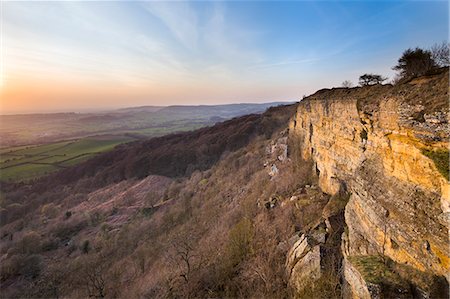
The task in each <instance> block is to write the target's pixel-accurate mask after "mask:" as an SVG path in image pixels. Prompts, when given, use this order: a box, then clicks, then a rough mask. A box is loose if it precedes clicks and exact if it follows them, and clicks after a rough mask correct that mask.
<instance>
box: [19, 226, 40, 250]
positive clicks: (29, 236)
mask: <svg viewBox="0 0 450 299" xmlns="http://www.w3.org/2000/svg"><path fill="white" fill-rule="evenodd" d="M40 243H41V237H40V236H39V234H38V233H36V232H33V231H32V232H28V233H26V234H25V235H24V236H23V238H22V240H20V241H19V242H18V244H17V249H18V250H19V252H20V253H24V254H31V253H37V252H39V249H40Z"/></svg>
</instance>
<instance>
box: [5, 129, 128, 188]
mask: <svg viewBox="0 0 450 299" xmlns="http://www.w3.org/2000/svg"><path fill="white" fill-rule="evenodd" d="M133 140H135V138H133V137H129V136H123V135H103V136H93V137H87V138H82V139H77V140H70V141H62V142H56V143H51V144H45V145H36V146H20V147H10V148H4V149H2V150H1V152H0V155H1V162H0V178H1V180H6V181H16V180H29V179H33V178H35V177H38V176H41V175H44V174H47V173H50V172H52V171H55V170H58V169H62V168H66V167H69V166H71V165H74V164H77V163H80V162H82V161H85V160H87V159H89V158H91V157H92V156H94V155H96V154H98V153H101V152H104V151H108V150H111V149H112V148H114V147H115V146H116V145H118V144H121V143H124V142H130V141H133Z"/></svg>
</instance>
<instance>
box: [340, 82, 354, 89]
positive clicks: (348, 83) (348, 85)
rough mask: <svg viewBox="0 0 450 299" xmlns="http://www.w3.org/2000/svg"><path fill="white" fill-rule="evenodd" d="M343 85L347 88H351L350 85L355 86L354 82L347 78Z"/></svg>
mask: <svg viewBox="0 0 450 299" xmlns="http://www.w3.org/2000/svg"><path fill="white" fill-rule="evenodd" d="M341 86H342V87H345V88H350V87H353V83H352V82H351V81H349V80H345V81H344V82H342V85H341Z"/></svg>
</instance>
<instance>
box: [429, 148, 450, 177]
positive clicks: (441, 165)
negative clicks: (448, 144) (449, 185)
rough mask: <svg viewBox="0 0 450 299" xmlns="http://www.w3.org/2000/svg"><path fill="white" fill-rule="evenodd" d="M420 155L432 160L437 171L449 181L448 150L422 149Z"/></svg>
mask: <svg viewBox="0 0 450 299" xmlns="http://www.w3.org/2000/svg"><path fill="white" fill-rule="evenodd" d="M422 153H423V154H424V155H425V156H427V157H428V158H430V159H431V160H433V162H434V165H435V166H436V168H437V170H438V171H439V172H440V173H441V174H442V176H443V177H444V178H446V179H447V180H450V178H449V151H448V149H436V150H429V149H423V150H422Z"/></svg>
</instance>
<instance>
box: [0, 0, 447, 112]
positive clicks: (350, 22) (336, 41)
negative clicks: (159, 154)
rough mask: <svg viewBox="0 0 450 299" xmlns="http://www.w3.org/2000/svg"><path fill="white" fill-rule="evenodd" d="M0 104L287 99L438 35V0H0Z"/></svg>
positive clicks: (66, 106) (7, 108) (88, 106)
mask: <svg viewBox="0 0 450 299" xmlns="http://www.w3.org/2000/svg"><path fill="white" fill-rule="evenodd" d="M1 3H2V4H1V5H2V55H1V56H2V65H1V68H0V69H1V70H2V72H1V78H0V79H1V80H0V84H1V85H0V86H1V87H0V90H1V91H0V92H1V113H0V114H9V113H30V112H51V111H80V110H92V109H111V108H119V107H130V106H142V105H173V104H178V105H187V104H212V105H213V104H223V103H238V102H271V101H292V100H298V99H299V98H301V97H302V96H303V95H307V94H310V93H312V92H314V91H316V90H317V89H320V88H324V87H332V86H339V85H340V84H341V82H342V81H344V80H351V81H352V82H353V83H356V82H357V79H358V77H359V76H360V75H361V74H363V73H366V72H374V73H380V74H383V75H385V76H389V77H391V78H392V77H393V75H394V73H393V71H392V70H391V67H392V66H393V65H395V63H396V61H397V59H398V57H400V55H401V53H402V52H403V51H404V50H405V49H407V48H409V47H416V46H419V47H423V48H427V47H430V46H431V45H432V44H434V43H436V42H442V41H447V40H448V21H449V20H448V11H449V7H448V2H447V1H423V2H419V1H395V2H390V1H380V2H365V1H364V2H363V1H360V2H335V1H333V2H326V1H320V2H313V1H299V2H250V1H248V2H134V1H131V2H129V1H127V2H120V1H106V2H72V1H70V2H65V1H64V2H9V1H2V2H1Z"/></svg>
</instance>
